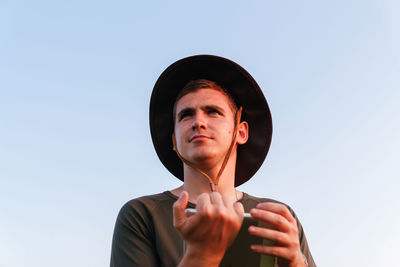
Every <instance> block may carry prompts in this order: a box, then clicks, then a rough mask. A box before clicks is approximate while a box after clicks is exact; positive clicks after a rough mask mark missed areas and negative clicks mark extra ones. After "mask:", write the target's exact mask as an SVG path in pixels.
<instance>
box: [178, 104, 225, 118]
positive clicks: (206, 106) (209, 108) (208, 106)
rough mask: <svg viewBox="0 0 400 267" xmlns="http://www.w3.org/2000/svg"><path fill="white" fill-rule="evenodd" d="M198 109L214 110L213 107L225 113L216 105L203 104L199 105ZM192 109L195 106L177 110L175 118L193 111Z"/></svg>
mask: <svg viewBox="0 0 400 267" xmlns="http://www.w3.org/2000/svg"><path fill="white" fill-rule="evenodd" d="M200 109H201V110H214V109H215V110H216V111H218V112H220V113H222V114H225V112H224V109H223V108H222V107H220V106H217V105H204V106H200ZM194 110H195V108H191V107H187V108H184V109H182V110H181V111H179V112H178V114H177V118H178V119H179V118H180V117H181V116H182V115H183V114H185V113H188V112H189V113H190V112H194Z"/></svg>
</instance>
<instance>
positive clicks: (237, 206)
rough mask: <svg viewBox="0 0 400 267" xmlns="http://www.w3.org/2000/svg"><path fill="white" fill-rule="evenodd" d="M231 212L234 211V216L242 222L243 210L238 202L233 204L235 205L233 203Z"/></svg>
mask: <svg viewBox="0 0 400 267" xmlns="http://www.w3.org/2000/svg"><path fill="white" fill-rule="evenodd" d="M233 210H234V211H235V213H236V215H238V216H239V218H240V219H241V220H243V217H244V208H243V205H242V203H240V202H235V203H233Z"/></svg>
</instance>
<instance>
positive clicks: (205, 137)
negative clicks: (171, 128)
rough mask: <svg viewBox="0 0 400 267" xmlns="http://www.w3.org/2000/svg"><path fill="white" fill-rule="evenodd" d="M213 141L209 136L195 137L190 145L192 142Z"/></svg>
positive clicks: (190, 140) (191, 139) (200, 135)
mask: <svg viewBox="0 0 400 267" xmlns="http://www.w3.org/2000/svg"><path fill="white" fill-rule="evenodd" d="M210 139H212V138H211V137H209V136H207V135H202V134H199V135H194V136H192V137H191V138H190V139H189V143H190V142H202V141H206V140H210Z"/></svg>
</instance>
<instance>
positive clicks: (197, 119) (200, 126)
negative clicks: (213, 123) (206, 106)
mask: <svg viewBox="0 0 400 267" xmlns="http://www.w3.org/2000/svg"><path fill="white" fill-rule="evenodd" d="M206 128H207V123H206V120H205V118H204V116H203V114H202V113H201V112H197V113H196V115H195V116H194V117H193V122H192V129H193V131H194V130H205V129H206Z"/></svg>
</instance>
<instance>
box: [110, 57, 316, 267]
mask: <svg viewBox="0 0 400 267" xmlns="http://www.w3.org/2000/svg"><path fill="white" fill-rule="evenodd" d="M182 88H183V89H182ZM150 127H151V133H152V139H153V144H154V146H155V149H156V151H157V154H158V156H159V158H160V160H161V162H162V163H163V164H164V165H165V166H166V167H167V169H168V170H169V171H170V172H171V173H172V174H174V175H175V176H176V177H178V178H179V179H181V180H183V185H182V186H180V187H178V188H176V189H173V190H170V191H166V192H164V193H161V194H157V195H152V196H145V197H141V198H138V199H134V200H131V201H130V202H128V203H127V204H125V205H124V207H122V209H121V211H120V213H119V215H118V218H117V222H116V226H115V231H114V238H113V245H112V255H111V266H118V267H128V266H177V265H179V266H219V265H220V264H221V261H222V259H223V256H224V254H225V252H226V250H227V249H228V247H229V246H230V245H231V244H232V242H234V240H235V238H236V236H237V234H238V232H239V229H240V227H241V225H242V221H243V213H244V212H250V213H251V216H252V217H253V218H254V219H256V220H258V221H260V222H261V223H263V224H265V225H266V224H268V225H269V226H270V227H269V228H265V227H260V226H251V227H249V228H248V229H247V230H248V234H249V235H253V236H257V237H260V238H262V239H265V240H271V241H272V242H273V245H264V244H253V245H251V250H253V251H254V252H256V253H260V254H267V255H273V256H276V258H275V259H276V261H275V266H307V265H308V266H315V264H314V261H313V259H312V256H311V253H310V251H309V249H308V245H307V241H306V238H305V235H304V232H303V229H302V227H301V224H300V222H299V221H298V220H297V218H296V216H295V215H294V212H293V211H292V210H291V209H290V208H289V207H288V206H286V205H284V204H282V203H279V202H277V201H274V200H270V199H260V198H255V197H252V196H250V195H248V194H246V193H243V192H240V191H238V190H237V189H236V188H235V187H236V186H238V185H240V184H242V183H244V182H246V181H247V180H248V179H250V178H251V177H252V176H253V175H254V173H255V172H256V171H257V170H258V168H259V167H260V166H261V164H262V162H263V161H264V159H265V156H266V154H267V152H268V148H269V145H270V141H271V135H272V123H271V115H270V112H269V109H268V105H267V102H266V100H265V98H264V96H263V94H262V91H261V89H260V88H259V86H258V85H257V83H256V82H255V80H254V79H253V78H252V77H251V76H250V74H248V73H247V72H246V70H244V69H243V68H242V67H240V66H239V65H237V64H236V63H234V62H232V61H229V60H227V59H224V58H220V57H216V56H209V55H200V56H193V57H189V58H185V59H182V60H180V61H178V62H175V63H174V64H172V65H171V66H170V67H168V68H167V69H166V70H165V71H164V72H163V73H162V74H161V76H160V78H159V79H158V81H157V83H156V85H155V87H154V89H153V94H152V99H151V103H150ZM188 207H189V208H196V213H195V214H193V215H189V214H187V213H186V212H185V209H186V208H188ZM184 243H185V249H184Z"/></svg>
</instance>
